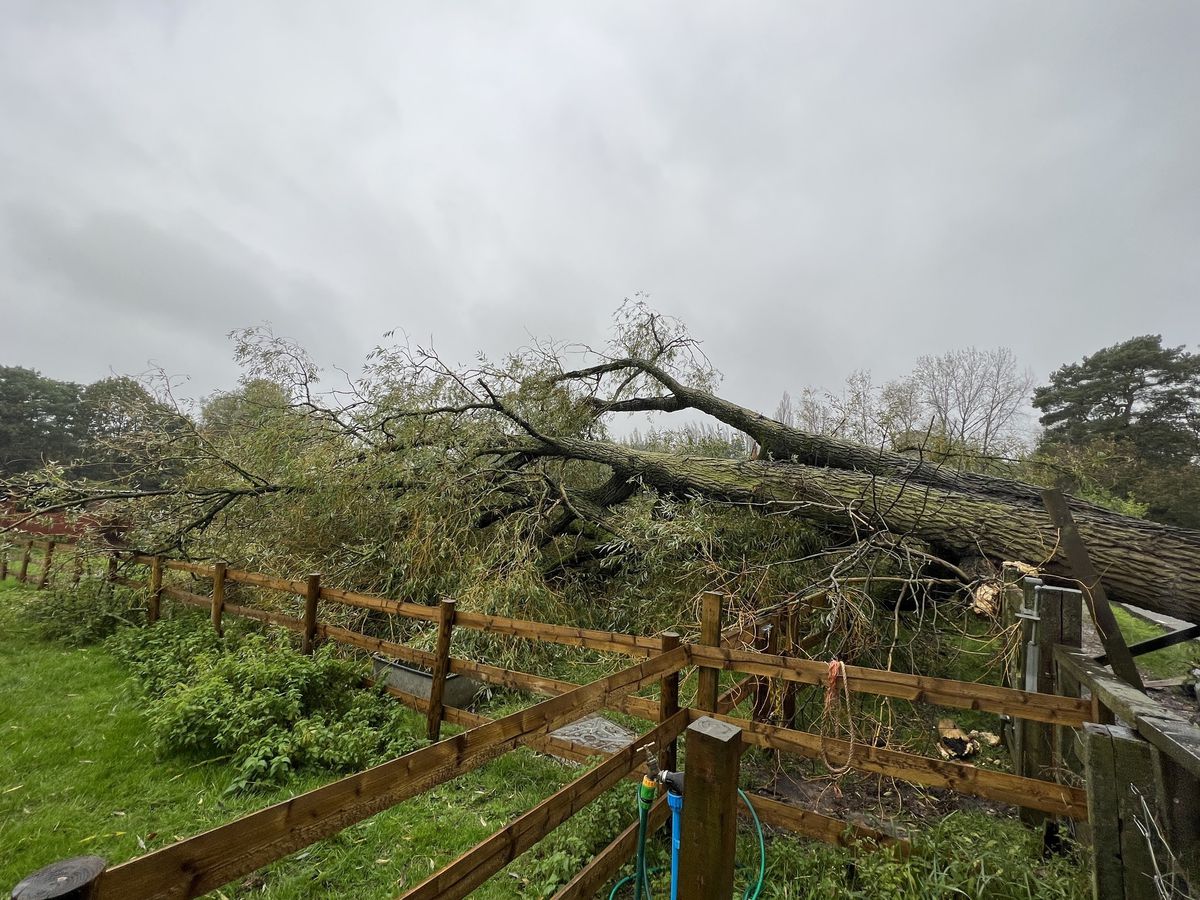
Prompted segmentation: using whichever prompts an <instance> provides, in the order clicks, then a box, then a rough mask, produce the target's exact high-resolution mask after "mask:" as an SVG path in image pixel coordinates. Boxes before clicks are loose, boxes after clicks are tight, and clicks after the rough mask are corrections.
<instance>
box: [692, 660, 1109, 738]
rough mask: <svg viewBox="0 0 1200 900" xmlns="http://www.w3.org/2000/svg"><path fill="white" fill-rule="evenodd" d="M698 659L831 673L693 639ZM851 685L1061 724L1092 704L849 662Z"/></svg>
mask: <svg viewBox="0 0 1200 900" xmlns="http://www.w3.org/2000/svg"><path fill="white" fill-rule="evenodd" d="M690 649H691V655H692V660H693V662H695V663H697V664H698V665H708V666H713V667H715V668H718V669H726V670H728V671H733V672H742V673H745V674H748V675H766V676H768V677H771V678H782V679H785V680H787V681H796V682H799V683H801V684H822V683H824V680H825V678H826V676H827V675H828V671H829V667H828V666H827V665H826V664H825V663H821V662H815V661H813V660H807V659H796V658H794V657H790V656H769V655H767V654H762V653H754V652H752V651H746V650H729V649H726V648H719V647H705V646H702V645H699V644H693V645H691V648H690ZM846 683H847V684H848V685H849V687H850V690H852V691H858V692H861V693H865V694H878V695H880V696H884V697H897V698H899V699H901V700H912V701H919V702H923V703H934V704H937V705H938V706H952V707H956V708H959V709H979V710H985V711H988V712H995V713H1004V714H1007V715H1010V716H1014V717H1016V718H1022V719H1033V720H1035V721H1038V722H1051V723H1055V724H1062V725H1072V726H1074V725H1081V724H1082V723H1083V722H1085V721H1087V720H1088V718H1089V713H1090V707H1089V706H1088V704H1087V703H1085V702H1083V701H1082V700H1076V699H1073V698H1069V697H1055V696H1053V695H1050V694H1035V693H1029V692H1026V691H1018V690H1014V689H1012V688H1006V687H998V686H996V685H991V684H978V683H976V682H970V681H953V680H950V679H947V678H933V677H931V676H928V675H908V674H906V673H903V672H888V671H885V670H883V669H867V668H863V667H862V666H846Z"/></svg>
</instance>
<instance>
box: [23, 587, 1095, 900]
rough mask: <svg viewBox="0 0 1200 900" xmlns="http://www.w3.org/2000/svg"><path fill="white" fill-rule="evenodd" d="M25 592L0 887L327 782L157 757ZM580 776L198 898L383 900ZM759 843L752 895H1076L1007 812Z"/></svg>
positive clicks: (585, 850) (586, 839)
mask: <svg viewBox="0 0 1200 900" xmlns="http://www.w3.org/2000/svg"><path fill="white" fill-rule="evenodd" d="M31 595H32V594H31V592H30V590H29V589H27V588H24V587H21V586H18V585H16V584H15V583H14V582H12V581H9V582H5V583H3V584H0V695H2V696H3V697H4V699H5V702H4V704H3V705H2V706H0V771H2V772H3V773H4V774H3V776H2V777H0V849H2V850H3V853H0V891H8V890H9V889H11V886H12V885H13V884H15V883H16V882H17V881H18V880H20V879H21V878H22V877H23V876H25V875H27V874H29V873H30V872H32V871H34V870H36V869H38V868H40V867H42V866H44V865H46V864H48V863H50V862H53V861H55V860H58V859H63V858H66V857H70V856H77V855H81V854H97V855H100V856H103V857H105V858H106V859H107V860H108V861H109V862H110V864H115V863H119V862H121V861H124V860H126V859H129V858H132V857H135V856H138V855H140V854H142V853H144V852H146V851H148V850H153V849H156V848H159V847H162V846H165V845H166V844H169V843H171V842H173V841H175V840H177V839H179V838H182V837H186V836H189V835H193V834H196V833H198V832H200V831H202V830H204V829H206V828H210V827H213V826H215V825H219V824H221V823H224V822H228V821H230V820H232V819H234V818H236V817H238V816H240V815H243V814H245V813H247V812H251V811H253V810H256V809H261V808H262V807H264V806H266V805H268V804H270V803H274V802H278V801H280V800H283V799H286V798H287V797H290V796H293V795H295V794H297V793H300V792H302V791H304V790H308V789H311V788H313V787H316V786H318V785H319V784H321V783H324V782H325V781H328V780H330V779H332V778H333V777H334V776H332V775H307V776H302V777H295V778H293V779H292V780H291V781H289V782H288V783H287V785H286V786H285V787H283V788H278V789H274V790H270V791H259V792H257V793H253V794H233V795H231V794H228V793H227V792H226V788H227V787H228V786H229V784H230V782H231V781H232V780H233V775H234V773H233V772H232V771H231V770H230V767H229V766H227V765H224V764H223V763H222V761H220V760H208V761H200V762H197V761H195V760H191V759H184V758H181V757H179V756H175V755H160V754H159V753H158V752H156V749H155V746H154V743H153V739H152V738H151V736H150V734H149V727H148V721H147V718H146V716H145V715H144V714H143V713H142V711H141V710H140V709H139V700H138V697H137V694H136V693H135V692H134V691H133V690H131V685H130V680H129V677H128V675H127V671H126V669H125V668H124V666H123V664H122V663H120V662H119V661H118V660H117V659H116V658H115V657H114V656H112V655H110V654H109V653H108V652H107V651H106V650H105V649H103V647H91V648H87V649H69V648H67V647H64V646H62V645H59V644H57V643H50V642H47V641H44V640H41V639H40V638H39V637H38V636H37V634H35V633H34V632H33V630H32V628H31V626H30V624H29V623H28V620H27V619H26V618H25V617H24V616H22V615H21V614H20V610H19V604H20V601H21V600H23V599H28V598H29V597H30V596H31ZM511 702H512V698H502V699H501V701H500V703H499V704H497V705H498V706H503V705H504V704H506V703H511ZM497 711H498V710H497ZM497 711H494V713H495V712H497ZM406 724H407V727H410V728H412V729H413V732H414V733H415V734H420V733H421V732H422V731H423V728H424V719H423V718H422V717H420V716H418V715H416V714H409V716H408V719H407V720H406ZM746 769H747V771H744V773H743V780H747V779H748V778H753V776H754V772H753V769H754V767H753V766H747V767H746ZM580 772H581V770H580V769H578V768H576V767H570V766H566V765H563V764H560V763H558V762H555V761H554V760H551V759H548V758H545V757H541V756H537V755H535V754H532V753H529V752H528V751H525V750H518V751H514V752H512V753H509V754H507V755H505V756H503V757H501V758H499V759H497V760H495V761H493V762H491V763H489V764H488V765H486V766H483V767H481V768H480V769H477V770H475V771H474V772H472V773H470V774H468V775H465V776H462V777H461V778H458V779H455V780H454V781H451V782H449V783H447V784H444V785H441V786H439V787H437V788H435V789H434V790H432V791H429V792H427V793H425V794H422V795H420V796H419V797H416V798H413V799H412V800H409V801H407V802H405V803H403V804H400V805H399V806H397V807H394V808H393V809H391V810H388V811H386V812H383V813H380V814H378V815H376V816H374V817H372V818H370V819H368V820H366V821H365V822H361V823H359V824H357V825H354V826H351V827H349V828H347V829H345V830H344V831H342V832H341V833H340V834H338V835H337V836H335V837H333V838H331V839H329V840H327V841H323V842H321V843H318V844H315V845H313V846H311V847H309V848H306V849H305V850H302V851H300V852H299V853H297V854H295V855H293V856H292V857H290V858H288V859H285V860H282V861H280V862H278V863H275V864H274V865H272V866H269V867H267V868H264V869H262V870H260V871H259V872H256V873H254V874H253V875H251V876H249V877H248V878H246V879H245V880H244V881H242V882H241V883H239V884H234V885H230V886H227V887H226V888H224V889H223V890H221V891H217V892H214V893H213V894H212V895H211V896H214V897H223V898H228V900H232V898H238V897H250V896H254V897H266V898H274V900H283V898H308V897H327V896H332V897H354V898H367V900H370V898H385V897H394V896H396V895H397V894H399V893H401V892H402V891H403V890H404V889H405V888H407V887H410V886H412V885H414V884H415V883H417V882H419V881H420V880H421V879H423V878H424V877H426V876H427V875H429V874H430V873H431V872H433V871H434V870H436V869H437V868H440V867H441V866H442V865H444V864H445V863H447V862H449V861H450V860H451V859H453V858H454V857H456V856H457V855H458V854H460V853H461V852H463V851H464V850H466V849H469V848H470V847H471V846H473V845H474V844H475V843H477V842H478V841H480V840H482V839H483V838H485V837H487V836H488V835H490V834H491V833H493V832H494V831H496V830H497V829H498V828H500V827H502V826H503V825H504V824H506V823H508V822H510V821H512V819H514V818H515V817H516V816H518V815H520V814H521V813H523V812H525V811H526V810H528V809H529V808H530V807H532V806H534V805H535V804H536V803H538V802H539V801H540V800H542V799H543V798H545V797H546V796H548V795H549V794H550V793H552V792H553V791H554V790H556V789H558V788H559V787H561V786H562V785H563V784H565V783H566V782H568V781H570V780H571V779H573V778H575V777H577V776H578V775H579V774H580ZM747 786H749V785H747ZM632 798H633V788H632V787H631V786H629V785H626V784H622V785H620V786H618V787H617V788H614V789H613V791H610V792H609V793H608V794H607V795H605V796H604V797H602V798H601V799H600V800H598V801H596V802H595V803H593V804H592V805H591V806H589V807H588V808H587V809H586V810H585V811H584V812H583V813H581V814H580V815H578V816H576V817H574V818H573V819H572V820H570V821H569V822H568V823H567V824H565V825H564V826H562V827H560V828H559V829H558V830H557V831H555V832H554V833H553V834H552V835H551V836H550V837H549V838H548V839H547V840H546V841H544V842H542V844H540V845H539V846H538V847H536V848H534V849H533V850H531V851H530V852H528V853H526V854H525V855H524V856H522V857H520V858H518V859H517V860H515V861H514V862H513V863H512V864H510V865H509V866H508V867H507V868H506V869H505V870H503V871H502V872H500V873H499V874H497V875H495V876H494V877H493V878H492V879H491V880H490V881H488V882H487V883H486V884H485V885H483V886H482V887H481V888H480V889H479V890H477V891H476V892H475V893H474V894H473V895H472V896H474V897H481V898H500V897H546V896H549V895H550V894H551V893H552V892H553V889H554V888H555V887H556V886H558V885H561V884H562V883H564V882H565V881H566V880H567V879H568V878H569V877H570V876H571V875H572V874H573V873H574V872H575V871H577V870H578V869H579V868H580V867H581V866H582V865H583V863H584V862H586V861H587V859H589V858H590V856H591V855H592V854H593V853H594V852H595V851H596V850H597V849H598V848H599V847H601V846H603V845H604V844H605V843H607V842H608V840H610V839H611V837H612V836H614V835H615V834H616V833H617V831H619V830H620V829H621V828H622V827H624V826H625V825H626V824H629V823H630V822H631V821H632V820H633V818H634V809H633V802H632ZM767 848H768V850H767V865H768V877H767V885H766V890H765V891H764V893H763V895H762V896H763V897H764V898H807V897H822V898H823V897H830V896H837V897H857V898H883V897H895V898H914V900H917V898H927V897H928V898H934V897H939V898H940V897H950V896H972V897H974V896H980V897H984V896H986V897H996V898H1010V897H1011V898H1027V897H1046V898H1051V897H1053V898H1071V900H1074V898H1080V897H1083V896H1085V894H1086V878H1085V877H1084V874H1083V870H1082V869H1081V868H1079V864H1078V861H1077V860H1072V859H1069V858H1063V859H1059V860H1055V861H1052V862H1051V863H1043V862H1042V861H1041V860H1040V859H1039V852H1038V851H1039V848H1040V839H1039V836H1038V835H1036V834H1035V833H1033V832H1032V831H1029V830H1027V829H1025V828H1023V827H1022V826H1021V825H1020V824H1019V823H1018V822H1016V820H1015V819H1012V818H996V817H993V816H991V815H984V814H982V813H971V812H963V813H955V814H954V815H953V816H951V817H949V818H947V819H945V820H943V821H942V822H938V823H935V824H932V825H931V826H930V827H929V828H927V829H926V830H924V831H922V832H921V833H920V834H919V835H918V836H917V848H918V849H917V852H915V853H914V855H913V857H912V859H911V860H909V861H898V860H895V859H893V858H892V857H891V856H890V855H886V854H868V855H865V856H860V857H859V858H858V860H857V862H856V863H854V864H853V865H852V864H851V859H852V856H851V854H849V853H848V852H847V851H843V850H840V849H837V848H833V847H828V846H825V845H820V844H813V843H811V842H808V841H803V840H799V839H796V838H793V837H789V836H784V835H779V834H776V835H768V841H767ZM664 850H665V840H663V839H662V838H661V837H660V838H656V839H655V841H654V847H653V850H652V854H651V855H652V857H653V859H654V862H655V863H656V864H659V865H665V863H666V858H665V853H664ZM738 859H739V864H740V865H739V877H738V884H739V895H740V889H741V886H742V885H744V884H745V880H746V878H747V877H748V875H749V873H750V872H751V871H752V870H754V869H756V868H757V847H756V842H755V841H754V840H753V835H752V834H751V833H750V832H748V831H745V830H743V831H742V833H741V834H740V835H739V839H738ZM664 877H665V876H664V875H659V876H658V878H657V879H656V888H657V890H656V896H662V895H663V893H665V883H664V881H663V878H664ZM605 893H606V892H605ZM622 896H626V895H622Z"/></svg>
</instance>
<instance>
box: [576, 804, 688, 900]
mask: <svg viewBox="0 0 1200 900" xmlns="http://www.w3.org/2000/svg"><path fill="white" fill-rule="evenodd" d="M670 816H671V809H670V807H668V806H667V798H666V797H659V798H658V799H657V800H656V801H654V805H653V806H651V807H650V821H649V823H648V825H647V830H648V831H657V830H658V829H659V828H661V827H662V826H663V824H664V823H665V822H666V821H667V819H668V818H670ZM637 832H638V823H637V822H634V823H633V824H632V825H630V826H629V827H628V828H626V829H625V830H624V831H622V832H621V833H620V834H619V835H617V836H616V837H615V838H614V839H613V841H612V843H610V844H609V845H608V846H607V847H605V848H604V849H603V850H601V851H600V852H599V853H597V854H596V855H595V856H593V857H592V858H591V860H590V861H589V862H588V864H587V865H586V866H584V867H583V868H582V869H580V870H579V871H578V872H576V873H575V877H574V878H572V879H571V880H570V881H568V882H567V883H566V884H565V885H563V886H562V888H560V889H559V891H558V893H557V894H555V895H554V897H553V900H593V898H595V896H596V895H597V894H598V893H599V892H600V890H601V889H602V888H604V887H605V886H606V885H608V884H609V883H611V882H612V881H614V880H615V879H616V876H617V873H618V872H619V871H620V870H621V866H623V865H625V861H626V860H628V859H629V858H630V857H631V856H633V854H634V852H635V851H636V850H637Z"/></svg>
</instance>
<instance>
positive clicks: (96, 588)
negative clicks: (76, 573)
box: [21, 578, 146, 647]
mask: <svg viewBox="0 0 1200 900" xmlns="http://www.w3.org/2000/svg"><path fill="white" fill-rule="evenodd" d="M145 604H146V600H145V595H144V594H143V593H141V592H139V591H132V590H130V589H129V588H124V587H120V586H119V585H114V584H109V583H107V582H105V581H103V580H101V579H99V578H85V579H84V580H83V581H81V582H80V583H79V584H78V585H77V586H64V587H61V588H49V589H47V590H44V591H37V592H36V593H35V592H28V593H26V595H25V597H24V598H23V600H22V604H21V605H22V610H23V612H24V615H25V616H26V617H27V618H28V619H29V620H31V621H32V622H33V624H34V627H35V628H36V630H37V633H38V634H39V635H40V636H41V637H43V638H45V639H47V640H52V641H60V642H62V643H64V644H68V645H70V646H73V647H82V646H85V645H87V644H95V643H98V642H99V641H102V640H104V639H105V638H107V637H108V636H109V635H111V634H113V633H114V632H116V631H117V629H119V628H122V627H123V626H126V625H140V624H142V623H143V622H144V621H145V620H146V609H145Z"/></svg>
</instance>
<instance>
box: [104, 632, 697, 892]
mask: <svg viewBox="0 0 1200 900" xmlns="http://www.w3.org/2000/svg"><path fill="white" fill-rule="evenodd" d="M686 662H687V653H686V651H685V649H684V648H682V647H680V648H678V649H677V650H674V651H672V652H671V653H664V654H660V655H658V656H655V657H653V658H651V659H648V660H645V661H643V662H641V663H639V664H637V665H635V666H631V667H630V668H628V669H623V670H622V671H620V672H617V673H615V674H613V675H610V676H608V677H607V678H602V679H600V680H598V681H594V682H592V683H591V684H588V685H584V686H583V687H580V688H576V689H575V690H574V691H571V692H570V693H568V694H563V695H562V696H559V697H553V698H551V699H549V700H544V701H543V702H541V703H539V704H537V705H536V706H532V707H530V708H529V709H525V710H521V711H520V712H516V713H513V714H512V715H510V716H505V717H504V718H502V719H497V720H495V721H494V722H489V723H487V724H486V725H480V726H479V727H478V728H473V729H471V730H470V731H464V732H462V733H460V734H457V735H455V736H454V737H450V738H446V739H445V740H443V741H439V742H438V743H436V744H433V745H431V746H429V747H424V748H422V749H420V750H416V751H413V752H412V753H408V754H405V755H404V756H401V757H399V758H397V759H394V760H391V761H389V762H386V763H383V764H381V765H378V766H375V767H374V768H371V769H368V770H366V771H365V772H359V773H358V774H356V775H351V776H348V777H346V778H343V779H340V780H338V781H335V782H333V783H332V784H328V785H325V786H324V787H320V788H317V789H315V790H312V791H308V792H306V793H304V794H300V795H299V796H297V797H293V798H292V799H290V800H287V801H284V802H283V803H277V804H275V805H274V806H270V807H267V808H266V809H263V810H259V811H258V812H255V813H251V814H250V815H247V816H243V817H242V818H240V819H237V820H236V821H234V822H231V823H230V824H228V825H223V826H221V827H219V828H214V829H212V830H211V831H207V832H205V833H203V834H200V835H197V836H196V837H193V838H188V839H187V840H184V841H180V842H178V843H175V844H172V845H170V846H168V847H164V848H162V849H161V850H156V851H154V852H152V853H149V854H146V855H145V856H142V857H139V858H137V859H135V860H131V861H129V862H127V863H123V864H122V865H119V866H116V867H115V868H112V869H109V870H108V871H107V872H105V874H104V877H103V878H102V879H101V881H100V885H99V891H98V894H97V896H98V900H117V898H121V900H124V898H129V897H137V898H140V900H157V898H176V897H196V896H198V895H200V894H203V893H206V892H207V891H211V890H213V889H215V888H218V887H220V886H221V885H223V884H226V883H228V882H230V881H232V880H234V879H235V878H240V877H242V876H244V875H246V874H248V873H250V872H253V871H254V870H255V869H257V868H259V867H260V866H263V865H266V864H267V863H269V862H273V861H274V860H277V859H281V858H283V857H284V856H287V855H288V854H290V853H294V852H295V851H296V850H299V849H300V848H302V847H306V846H308V845H309V844H312V843H314V842H316V841H319V840H322V839H323V838H326V837H329V836H330V835H332V834H336V833H337V832H338V831H341V830H342V829H343V828H345V827H347V826H348V825H352V824H354V823H355V822H360V821H362V820H363V819H365V818H367V817H369V816H372V815H374V814H375V813H377V812H379V811H381V810H384V809H388V808H389V807H392V806H394V805H396V804H397V803H399V802H401V801H403V800H406V799H408V798H409V797H412V796H415V795H416V794H419V793H421V792H423V791H425V790H428V789H429V788H430V787H432V786H434V785H436V784H440V783H442V782H443V781H446V780H448V779H450V778H454V777H457V776H458V775H462V774H465V773H466V772H469V771H471V770H473V769H474V768H476V767H478V766H480V765H482V764H483V763H484V762H486V761H487V760H489V759H493V758H494V757H496V756H497V755H499V754H501V753H503V752H505V751H506V750H508V749H511V748H512V747H513V746H515V745H516V744H517V743H518V742H519V741H520V740H521V739H522V738H523V737H526V736H527V735H530V734H536V733H540V732H545V731H549V730H552V729H554V728H557V727H559V726H560V725H562V724H564V723H565V722H568V721H574V720H575V719H577V718H579V717H581V716H584V715H587V714H588V713H591V712H595V711H596V710H597V709H600V708H601V707H603V706H604V705H606V704H607V703H609V702H611V700H612V699H613V698H614V697H616V696H619V695H621V694H624V693H629V692H632V691H637V690H640V689H641V688H643V687H645V686H646V685H649V684H652V683H653V682H655V681H657V680H658V679H660V678H661V677H662V676H663V675H664V674H666V673H667V672H670V671H673V670H674V671H677V670H678V669H679V668H681V667H682V666H683V665H685V664H686Z"/></svg>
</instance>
